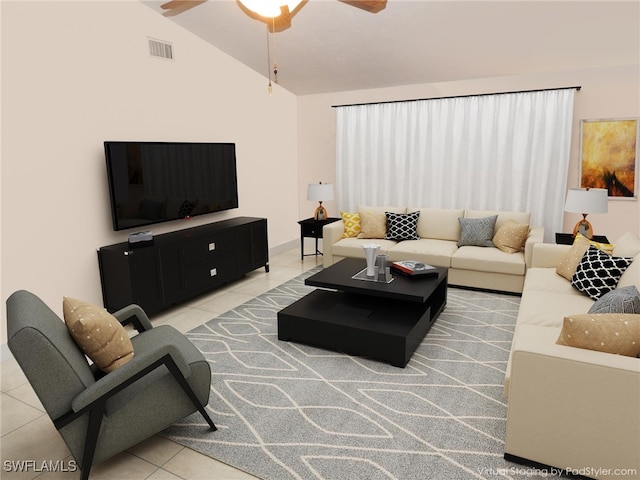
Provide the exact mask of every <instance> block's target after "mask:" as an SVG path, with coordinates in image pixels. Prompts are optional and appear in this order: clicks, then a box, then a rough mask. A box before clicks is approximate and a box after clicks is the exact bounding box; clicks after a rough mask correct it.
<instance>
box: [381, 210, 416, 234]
mask: <svg viewBox="0 0 640 480" xmlns="http://www.w3.org/2000/svg"><path fill="white" fill-rule="evenodd" d="M385 215H386V216H387V233H386V235H385V237H384V238H385V239H386V240H418V239H419V238H420V236H419V235H418V217H419V216H420V212H412V213H392V212H385Z"/></svg>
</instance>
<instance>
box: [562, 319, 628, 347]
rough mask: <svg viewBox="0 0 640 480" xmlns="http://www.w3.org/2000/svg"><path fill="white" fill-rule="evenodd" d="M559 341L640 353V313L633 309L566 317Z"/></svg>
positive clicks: (563, 343) (580, 345)
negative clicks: (632, 310) (624, 311)
mask: <svg viewBox="0 0 640 480" xmlns="http://www.w3.org/2000/svg"><path fill="white" fill-rule="evenodd" d="M556 343H557V344H558V345H568V346H570V347H578V348H585V349H588V350H597V351H599V352H606V353H615V354H617V355H626V356H628V357H637V356H638V355H640V315H636V314H631V313H585V314H579V315H570V316H567V317H564V320H563V323H562V331H561V332H560V336H559V337H558V340H557V341H556Z"/></svg>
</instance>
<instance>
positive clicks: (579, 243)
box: [556, 235, 589, 281]
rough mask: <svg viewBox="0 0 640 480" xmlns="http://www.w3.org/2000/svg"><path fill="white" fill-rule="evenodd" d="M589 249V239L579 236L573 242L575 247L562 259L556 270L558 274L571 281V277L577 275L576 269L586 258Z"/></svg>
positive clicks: (572, 246)
mask: <svg viewBox="0 0 640 480" xmlns="http://www.w3.org/2000/svg"><path fill="white" fill-rule="evenodd" d="M587 248H589V239H588V238H586V237H583V236H582V235H578V236H577V237H576V239H575V240H574V241H573V245H571V248H570V249H569V251H568V252H567V253H566V254H565V256H564V257H563V258H562V261H561V262H560V264H559V265H558V268H556V273H557V274H558V275H561V276H563V277H564V278H566V279H567V280H569V281H571V277H573V274H574V273H576V269H577V268H578V265H579V264H580V260H582V257H584V253H585V252H586V251H587Z"/></svg>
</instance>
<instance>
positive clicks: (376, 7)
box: [340, 0, 387, 13]
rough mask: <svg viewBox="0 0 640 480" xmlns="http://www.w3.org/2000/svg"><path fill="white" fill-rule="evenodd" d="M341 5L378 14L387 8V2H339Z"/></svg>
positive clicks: (363, 0) (381, 0)
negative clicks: (344, 4)
mask: <svg viewBox="0 0 640 480" xmlns="http://www.w3.org/2000/svg"><path fill="white" fill-rule="evenodd" d="M340 1H341V2H342V3H346V4H347V5H351V6H353V7H358V8H361V9H362V10H365V11H367V12H369V13H378V12H379V11H380V10H384V9H385V7H386V6H387V0H340Z"/></svg>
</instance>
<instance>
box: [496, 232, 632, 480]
mask: <svg viewBox="0 0 640 480" xmlns="http://www.w3.org/2000/svg"><path fill="white" fill-rule="evenodd" d="M571 248H572V247H571V246H568V245H553V244H543V243H539V244H536V245H535V246H534V247H533V255H532V263H531V268H529V269H528V270H527V274H526V279H525V284H524V289H523V292H522V299H521V302H520V309H519V312H518V318H517V322H516V328H515V332H514V338H513V343H512V347H511V354H510V360H509V364H508V366H507V372H506V378H505V396H506V397H508V415H507V428H506V441H505V457H506V458H509V459H512V460H516V461H517V460H526V461H527V462H524V463H528V462H533V463H539V464H544V465H551V466H553V467H557V468H562V469H569V472H570V473H578V474H581V475H584V476H586V477H590V478H597V479H613V478H617V479H620V478H629V479H631V478H635V479H639V478H640V358H635V357H632V356H623V355H617V354H613V353H604V352H602V351H595V350H590V349H585V348H577V347H573V346H566V345H559V344H556V341H557V339H558V337H559V336H560V333H561V331H563V322H564V318H565V317H572V318H575V315H576V314H585V313H587V312H588V311H589V309H590V308H591V307H592V305H594V300H592V299H591V298H590V297H589V296H587V295H585V294H584V293H581V292H579V291H578V290H577V289H576V288H574V287H573V286H571V284H570V282H569V280H567V279H566V278H564V277H563V276H561V275H559V274H558V273H557V272H556V270H557V267H558V266H559V265H560V263H561V262H562V260H563V259H565V258H566V257H567V255H568V252H569V250H570V249H571ZM613 255H614V256H622V257H632V258H633V259H634V260H633V262H632V263H631V265H630V266H629V267H628V268H627V270H626V271H625V272H624V274H623V275H622V277H621V278H620V281H619V283H618V285H617V287H616V288H617V289H621V288H623V287H628V288H627V289H626V290H629V287H630V286H632V285H635V286H636V287H637V288H638V289H640V237H638V235H637V234H634V233H627V234H625V235H623V236H622V237H621V238H620V239H618V241H617V242H615V243H614V250H613ZM630 288H631V290H633V287H630ZM636 305H637V304H636ZM634 320H635V321H638V320H639V319H638V317H637V316H636V317H635V319H634ZM567 321H568V322H571V321H570V320H569V319H568V318H567ZM591 321H592V320H591ZM571 323H573V322H571ZM591 325H593V323H592V324H591ZM635 325H637V324H635ZM592 330H593V331H589V327H588V326H587V327H586V328H585V330H584V333H585V335H592V334H594V333H595V332H596V331H598V330H597V329H596V328H595V327H594V328H593V329H592ZM566 332H567V330H566V327H565V330H564V331H563V335H564V334H565V333H566ZM635 332H636V333H635V334H634V336H632V340H633V341H635V340H636V339H637V340H638V342H639V343H640V338H636V336H637V335H638V332H639V330H637V329H636V330H635ZM616 333H617V332H616ZM599 334H601V333H599ZM601 340H604V338H600V339H598V340H597V342H596V343H598V345H603V344H605V343H606V342H604V341H601ZM607 341H608V340H607ZM598 348H599V347H598ZM603 348H604V347H603ZM620 469H622V470H620ZM625 469H626V470H625Z"/></svg>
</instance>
